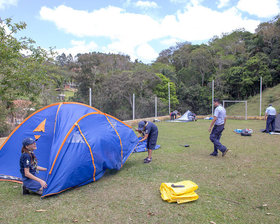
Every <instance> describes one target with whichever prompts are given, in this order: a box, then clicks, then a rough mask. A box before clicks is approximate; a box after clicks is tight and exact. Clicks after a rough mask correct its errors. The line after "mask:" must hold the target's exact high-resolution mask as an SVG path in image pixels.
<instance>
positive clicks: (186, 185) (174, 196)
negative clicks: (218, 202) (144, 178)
mask: <svg viewBox="0 0 280 224" xmlns="http://www.w3.org/2000/svg"><path fill="white" fill-rule="evenodd" d="M197 188H198V186H197V184H195V183H194V182H192V181H190V180H185V181H180V182H177V183H162V184H161V185H160V192H161V198H162V199H163V200H164V201H167V202H169V203H171V202H177V203H178V204H182V203H186V202H190V201H195V200H197V199H198V198H199V196H198V195H197V194H196V193H195V192H194V191H195V190H196V189H197Z"/></svg>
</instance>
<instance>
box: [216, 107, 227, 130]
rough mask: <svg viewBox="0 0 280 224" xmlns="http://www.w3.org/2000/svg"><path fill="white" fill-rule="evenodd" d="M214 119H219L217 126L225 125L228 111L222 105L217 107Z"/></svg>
mask: <svg viewBox="0 0 280 224" xmlns="http://www.w3.org/2000/svg"><path fill="white" fill-rule="evenodd" d="M214 117H217V120H216V122H215V125H222V124H224V123H225V118H226V110H225V108H224V107H223V106H222V105H219V106H217V107H216V109H215V111H214Z"/></svg>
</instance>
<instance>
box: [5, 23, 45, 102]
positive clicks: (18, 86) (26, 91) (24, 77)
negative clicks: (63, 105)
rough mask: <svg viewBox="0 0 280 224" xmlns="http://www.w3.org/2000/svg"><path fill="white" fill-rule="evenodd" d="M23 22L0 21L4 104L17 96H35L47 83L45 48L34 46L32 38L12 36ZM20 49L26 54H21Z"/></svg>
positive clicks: (33, 98) (23, 24) (35, 98)
mask: <svg viewBox="0 0 280 224" xmlns="http://www.w3.org/2000/svg"><path fill="white" fill-rule="evenodd" d="M25 27H26V24H25V23H20V24H17V23H15V24H12V22H11V19H6V20H5V21H4V22H2V23H1V25H0V40H1V41H0V58H1V61H0V86H1V88H0V99H1V101H2V103H3V104H4V105H6V107H9V106H11V105H12V101H13V100H15V99H18V98H21V97H24V98H27V99H30V100H31V101H36V100H38V96H39V95H40V92H41V89H42V86H46V85H48V81H49V79H48V75H47V73H46V62H47V61H48V60H49V58H48V57H47V52H46V51H45V50H43V49H41V48H39V47H38V48H35V47H34V46H33V45H32V44H33V43H34V42H33V41H32V40H30V39H27V38H23V39H21V40H18V39H16V38H15V37H14V34H16V33H17V32H18V31H21V30H23V29H25ZM23 51H26V52H28V55H27V56H25V55H23V53H22V52H23Z"/></svg>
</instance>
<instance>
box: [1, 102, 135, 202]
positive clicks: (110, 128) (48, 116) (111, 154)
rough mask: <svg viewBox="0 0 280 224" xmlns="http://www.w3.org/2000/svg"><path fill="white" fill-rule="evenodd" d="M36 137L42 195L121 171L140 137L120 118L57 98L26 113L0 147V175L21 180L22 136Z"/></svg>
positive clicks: (6, 178) (9, 179)
mask: <svg viewBox="0 0 280 224" xmlns="http://www.w3.org/2000/svg"><path fill="white" fill-rule="evenodd" d="M26 137H33V138H35V139H37V147H38V148H37V150H36V151H35V154H36V156H37V158H38V162H39V165H40V166H42V167H46V168H47V172H43V171H41V172H40V173H39V174H38V177H40V178H42V179H43V180H45V181H46V182H47V185H48V187H47V188H46V189H44V191H43V194H42V197H46V196H49V195H53V194H58V193H60V192H63V191H65V190H67V189H69V188H73V187H76V186H82V185H85V184H88V183H90V182H93V181H96V180H98V179H100V178H101V177H102V176H103V175H104V173H105V171H106V169H117V170H119V169H120V168H121V167H122V166H123V164H124V163H125V162H126V160H127V159H128V157H129V156H130V155H131V153H132V152H133V150H134V149H135V147H136V146H137V144H138V142H139V140H138V138H137V136H136V134H135V133H134V131H133V129H132V128H131V127H130V126H129V125H127V124H125V123H123V122H122V121H120V120H118V119H117V118H114V117H113V116H110V115H108V114H105V113H102V112H101V111H99V110H97V109H95V108H93V107H90V106H87V105H84V104H81V103H68V102H64V103H55V104H52V105H49V106H47V107H44V108H42V109H40V110H38V111H36V112H34V113H33V114H32V115H30V116H29V117H28V118H26V119H25V120H24V121H23V122H22V123H21V124H20V125H19V126H18V127H17V128H16V129H15V130H14V131H13V132H12V133H11V134H10V135H9V136H8V138H7V139H6V141H5V142H4V143H3V144H2V146H1V147H0V180H7V181H14V182H21V174H20V171H19V158H20V155H21V147H22V140H23V139H24V138H26Z"/></svg>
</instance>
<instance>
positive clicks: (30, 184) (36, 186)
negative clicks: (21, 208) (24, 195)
mask: <svg viewBox="0 0 280 224" xmlns="http://www.w3.org/2000/svg"><path fill="white" fill-rule="evenodd" d="M22 182H23V186H25V187H26V188H27V189H28V190H31V191H33V192H37V191H39V190H40V188H41V187H42V186H41V184H40V183H39V182H38V181H36V180H32V179H29V178H26V177H23V178H22Z"/></svg>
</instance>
